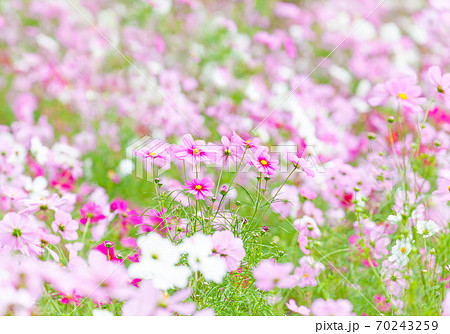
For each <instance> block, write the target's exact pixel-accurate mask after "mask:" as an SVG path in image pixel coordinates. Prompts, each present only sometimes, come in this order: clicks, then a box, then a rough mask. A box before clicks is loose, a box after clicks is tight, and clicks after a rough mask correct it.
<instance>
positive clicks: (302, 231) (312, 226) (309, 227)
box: [292, 216, 321, 255]
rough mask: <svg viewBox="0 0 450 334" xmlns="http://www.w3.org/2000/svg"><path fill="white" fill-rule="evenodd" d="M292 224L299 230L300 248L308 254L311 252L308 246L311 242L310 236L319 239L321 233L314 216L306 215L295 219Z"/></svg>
mask: <svg viewBox="0 0 450 334" xmlns="http://www.w3.org/2000/svg"><path fill="white" fill-rule="evenodd" d="M292 224H293V225H294V227H295V228H296V229H297V231H298V243H299V246H300V249H301V250H302V252H303V253H305V254H306V255H308V254H309V253H310V252H309V249H307V248H306V247H307V246H308V242H309V240H308V239H309V238H313V239H317V238H319V237H320V235H321V233H320V230H319V227H318V226H317V223H316V221H315V220H314V218H311V217H309V216H304V217H303V218H301V219H296V220H294V222H293V223H292Z"/></svg>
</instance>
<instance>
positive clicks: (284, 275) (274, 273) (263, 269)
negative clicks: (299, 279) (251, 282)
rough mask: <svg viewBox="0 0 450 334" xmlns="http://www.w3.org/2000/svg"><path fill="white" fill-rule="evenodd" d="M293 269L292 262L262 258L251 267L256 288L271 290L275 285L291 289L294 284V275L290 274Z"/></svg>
mask: <svg viewBox="0 0 450 334" xmlns="http://www.w3.org/2000/svg"><path fill="white" fill-rule="evenodd" d="M293 269H294V266H293V264H292V263H290V262H287V263H275V261H274V260H263V261H261V262H260V263H259V264H258V266H257V267H256V268H255V269H253V277H254V278H255V280H256V282H255V285H256V287H257V288H258V289H261V290H264V291H270V290H273V289H274V288H275V287H278V288H281V289H291V288H293V287H294V286H295V283H296V280H295V277H293V276H291V272H292V270H293Z"/></svg>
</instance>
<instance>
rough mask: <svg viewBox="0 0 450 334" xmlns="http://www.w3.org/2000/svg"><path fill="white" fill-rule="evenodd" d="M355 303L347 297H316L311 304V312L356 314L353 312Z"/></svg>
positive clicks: (338, 314) (318, 313)
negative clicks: (325, 298)
mask: <svg viewBox="0 0 450 334" xmlns="http://www.w3.org/2000/svg"><path fill="white" fill-rule="evenodd" d="M352 309H353V305H352V303H350V302H349V301H348V300H345V299H338V300H333V299H328V300H323V299H316V300H315V301H314V302H313V303H312V305H311V313H312V314H313V315H319V316H320V315H326V316H329V315H336V316H348V315H355V313H353V312H352Z"/></svg>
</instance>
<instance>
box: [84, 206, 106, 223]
mask: <svg viewBox="0 0 450 334" xmlns="http://www.w3.org/2000/svg"><path fill="white" fill-rule="evenodd" d="M80 215H81V219H80V223H81V224H83V225H86V223H87V221H88V219H89V222H90V223H91V224H95V223H98V222H99V221H100V220H102V219H105V218H106V216H105V215H104V214H103V210H102V208H101V206H100V205H97V204H95V203H94V202H88V203H86V204H85V205H83V207H82V208H81V209H80Z"/></svg>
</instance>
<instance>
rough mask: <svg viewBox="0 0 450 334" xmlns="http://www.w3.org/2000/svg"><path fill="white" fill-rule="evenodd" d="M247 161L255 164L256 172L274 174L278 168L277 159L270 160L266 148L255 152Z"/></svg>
mask: <svg viewBox="0 0 450 334" xmlns="http://www.w3.org/2000/svg"><path fill="white" fill-rule="evenodd" d="M248 163H249V164H250V165H253V166H255V167H256V170H257V171H258V172H260V173H264V174H267V175H274V174H276V172H277V171H278V169H279V167H278V161H276V160H270V155H269V154H268V153H267V149H264V150H262V151H261V152H255V154H254V155H253V156H252V157H251V158H250V160H249V162H248Z"/></svg>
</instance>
